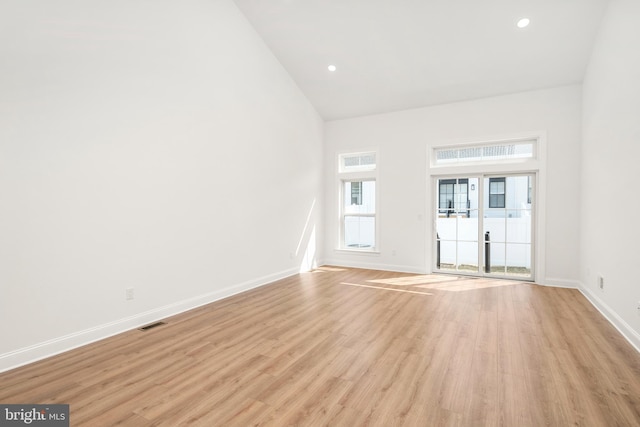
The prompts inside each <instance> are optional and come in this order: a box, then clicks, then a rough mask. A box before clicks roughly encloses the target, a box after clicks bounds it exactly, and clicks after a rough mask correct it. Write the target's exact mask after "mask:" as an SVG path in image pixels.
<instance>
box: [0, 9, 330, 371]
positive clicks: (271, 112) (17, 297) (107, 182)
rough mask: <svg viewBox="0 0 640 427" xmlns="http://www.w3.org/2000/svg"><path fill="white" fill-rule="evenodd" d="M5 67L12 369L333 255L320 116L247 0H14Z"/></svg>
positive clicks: (5, 338)
mask: <svg viewBox="0 0 640 427" xmlns="http://www.w3.org/2000/svg"><path fill="white" fill-rule="evenodd" d="M0 73H1V75H0V204H1V207H0V288H1V289H0V370H2V369H6V368H8V367H10V366H15V365H17V364H21V363H25V362H27V361H29V360H33V359H35V358H39V357H43V356H46V355H48V354H51V353H54V352H57V351H61V350H64V349H67V348H69V347H72V346H74V345H78V344H82V343H85V342H87V341H89V340H94V339H98V338H101V337H104V336H105V335H109V334H113V333H116V332H119V331H122V330H123V329H127V328H131V327H134V326H138V325H140V324H142V323H145V322H147V321H151V320H155V319H157V318H160V317H163V316H165V315H167V314H169V313H173V312H178V311H181V310H184V309H187V308H190V307H192V306H196V305H198V304H202V303H205V302H207V301H210V300H213V299H216V298H219V297H221V296H225V295H228V294H231V293H233V292H238V291H240V290H243V289H246V288H248V287H251V286H256V285H259V284H262V283H265V282H267V281H269V280H272V279H275V278H279V277H282V276H286V275H289V274H293V273H295V272H297V271H298V270H299V269H300V267H301V265H302V264H305V263H312V262H313V261H314V257H317V256H319V255H320V253H319V252H318V251H317V247H316V246H314V242H317V246H318V247H319V246H320V243H321V236H322V235H323V232H322V229H321V228H320V226H321V223H320V217H321V214H322V213H321V207H322V192H321V190H320V189H321V187H322V181H321V174H322V169H321V164H322V148H321V146H322V137H323V136H322V132H323V123H322V120H321V119H320V117H319V115H318V114H317V113H316V112H315V110H314V109H313V108H312V107H311V106H310V104H309V103H308V102H307V100H306V98H305V97H304V96H303V95H302V94H301V92H300V91H299V90H298V88H297V86H296V85H295V84H294V83H293V81H292V80H291V78H290V77H289V76H288V74H287V73H286V72H285V71H284V69H283V68H282V67H281V65H280V64H279V63H278V62H277V60H276V59H275V58H274V56H273V55H272V53H271V52H270V51H269V50H268V49H267V48H266V46H265V45H264V44H263V42H262V41H261V39H260V38H259V37H258V36H257V35H256V34H255V32H254V31H253V29H252V28H251V27H250V25H249V24H248V22H247V21H246V20H245V19H244V17H243V16H242V15H241V13H240V12H239V11H238V10H237V8H236V7H235V5H234V4H233V2H232V1H231V0H216V1H204V0H202V1H198V0H190V1H181V2H176V1H169V0H161V1H158V0H153V1H152V0H136V1H131V0H116V1H104V2H82V1H73V0H60V1H55V2H51V1H48V0H4V1H3V2H2V6H1V7H0ZM130 287H131V288H134V292H135V299H134V300H133V301H125V289H126V288H130Z"/></svg>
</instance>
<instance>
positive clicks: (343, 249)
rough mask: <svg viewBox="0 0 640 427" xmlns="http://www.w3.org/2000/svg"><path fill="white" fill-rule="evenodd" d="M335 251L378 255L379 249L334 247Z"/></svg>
mask: <svg viewBox="0 0 640 427" xmlns="http://www.w3.org/2000/svg"><path fill="white" fill-rule="evenodd" d="M335 251H336V252H338V253H345V254H363V255H380V251H378V250H375V249H355V248H354V249H351V248H336V249H335Z"/></svg>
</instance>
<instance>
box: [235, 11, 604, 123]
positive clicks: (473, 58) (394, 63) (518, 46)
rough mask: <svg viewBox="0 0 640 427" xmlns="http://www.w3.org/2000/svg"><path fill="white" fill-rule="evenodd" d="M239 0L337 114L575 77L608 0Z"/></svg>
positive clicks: (309, 92) (311, 91) (301, 82)
mask: <svg viewBox="0 0 640 427" xmlns="http://www.w3.org/2000/svg"><path fill="white" fill-rule="evenodd" d="M235 2H236V4H237V5H238V7H239V8H240V10H241V11H242V12H243V13H244V14H245V16H246V17H247V19H248V20H249V21H250V22H251V24H252V25H253V27H254V28H255V29H256V31H257V32H258V34H259V35H260V36H261V37H262V39H263V40H264V41H265V43H266V44H267V45H268V46H269V48H270V49H271V50H272V51H273V53H274V54H275V55H276V57H277V58H278V59H279V60H280V62H281V63H282V65H283V66H284V67H285V68H286V69H287V71H288V72H289V74H291V76H292V77H293V79H294V80H295V81H296V83H297V84H298V86H299V87H300V88H301V89H302V91H303V92H304V93H305V94H306V96H307V97H308V98H309V100H310V101H311V103H312V104H313V105H314V106H315V107H316V109H317V110H318V112H319V113H320V114H321V115H322V117H323V118H324V119H326V120H333V119H341V118H347V117H355V116H361V115H367V114H374V113H382V112H389V111H396V110H402V109H407V108H414V107H421V106H427V105H435V104H444V103H448V102H455V101H461V100H466V99H474V98H482V97H487V96H494V95H500V94H506V93H513V92H521V91H527V90H533V89H541V88H547V87H554V86H561V85H567V84H573V83H579V82H581V81H582V78H583V76H584V72H585V68H586V65H587V62H588V59H589V55H590V53H591V48H592V46H593V43H594V40H595V38H596V34H597V31H598V26H599V24H600V21H601V18H602V16H603V13H604V10H605V9H606V5H607V3H608V0H235ZM525 16H526V17H528V18H530V19H531V25H529V27H527V28H525V29H522V30H521V29H518V28H517V27H516V22H517V21H518V19H519V18H521V17H525ZM329 64H335V65H336V66H337V67H338V70H337V71H335V72H334V73H331V72H329V71H328V70H327V66H328V65H329Z"/></svg>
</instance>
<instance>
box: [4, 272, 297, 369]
mask: <svg viewBox="0 0 640 427" xmlns="http://www.w3.org/2000/svg"><path fill="white" fill-rule="evenodd" d="M298 273H299V268H294V269H289V270H284V271H281V272H278V273H274V274H270V275H267V276H263V277H259V278H257V279H253V280H249V281H246V282H243V283H238V284H235V285H232V286H228V287H226V288H224V289H219V290H216V291H214V292H210V293H207V294H204V295H200V296H197V297H194V298H189V299H186V300H183V301H179V302H176V303H173V304H169V305H165V306H163V307H158V308H155V309H153V310H149V311H146V312H144V313H139V314H136V315H133V316H130V317H126V318H123V319H119V320H116V321H113V322H109V323H105V324H103V325H100V326H96V327H93V328H89V329H85V330H82V331H78V332H74V333H71V334H68V335H64V336H61V337H58V338H54V339H51V340H48V341H44V342H41V343H38V344H34V345H31V346H28V347H24V348H20V349H18V350H15V351H11V352H8V353H4V354H0V372H4V371H8V370H10V369H14V368H17V367H20V366H23V365H26V364H29V363H33V362H36V361H38V360H42V359H46V358H47V357H51V356H55V355H56V354H60V353H64V352H65V351H69V350H73V349H74V348H78V347H81V346H84V345H87V344H91V343H93V342H96V341H100V340H102V339H105V338H109V337H111V336H114V335H117V334H120V333H122V332H126V331H129V330H131V329H135V328H139V327H140V326H143V325H146V324H149V323H152V322H156V321H158V320H161V319H165V318H167V317H169V316H173V315H176V314H179V313H183V312H185V311H188V310H192V309H194V308H197V307H200V306H203V305H206V304H209V303H212V302H214V301H217V300H220V299H223V298H227V297H230V296H232V295H235V294H239V293H241V292H245V291H248V290H250V289H253V288H257V287H260V286H264V285H268V284H270V283H272V282H275V281H276V280H280V279H284V278H286V277H289V276H293V275H295V274H298Z"/></svg>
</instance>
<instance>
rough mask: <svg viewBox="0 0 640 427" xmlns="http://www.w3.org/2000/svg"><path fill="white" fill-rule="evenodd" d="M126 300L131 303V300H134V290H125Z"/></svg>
mask: <svg viewBox="0 0 640 427" xmlns="http://www.w3.org/2000/svg"><path fill="white" fill-rule="evenodd" d="M125 299H126V300H127V301H130V300H132V299H133V288H127V289H126V290H125Z"/></svg>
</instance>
